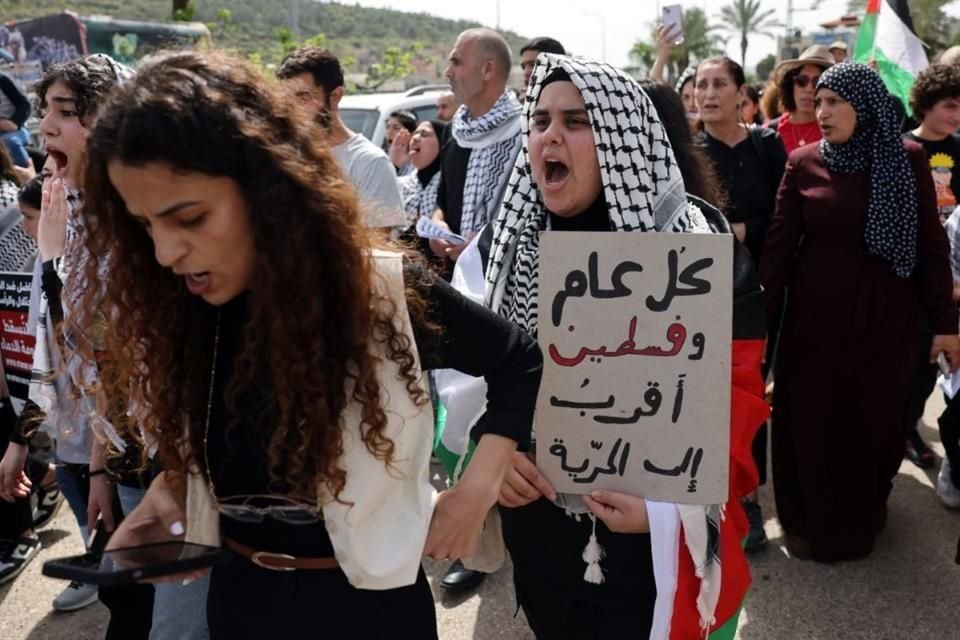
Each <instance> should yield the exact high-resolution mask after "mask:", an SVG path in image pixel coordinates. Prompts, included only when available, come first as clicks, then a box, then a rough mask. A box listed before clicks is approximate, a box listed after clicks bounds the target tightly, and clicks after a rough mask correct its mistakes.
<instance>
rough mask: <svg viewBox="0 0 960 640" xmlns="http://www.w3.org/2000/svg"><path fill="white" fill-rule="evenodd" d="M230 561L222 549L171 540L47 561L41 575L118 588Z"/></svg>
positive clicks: (227, 550) (229, 553) (229, 552)
mask: <svg viewBox="0 0 960 640" xmlns="http://www.w3.org/2000/svg"><path fill="white" fill-rule="evenodd" d="M231 558H232V552H231V551H230V550H229V549H225V548H223V547H208V546H204V545H199V544H191V543H189V542H182V541H180V540H172V541H169V542H156V543H153V544H145V545H141V546H139V547H128V548H126V549H113V550H111V551H104V552H103V555H102V556H100V557H99V558H97V557H96V556H93V554H92V553H90V552H87V553H85V554H83V555H82V556H70V557H67V558H57V559H55V560H48V561H46V562H44V563H43V570H42V573H43V575H45V576H48V577H50V578H61V579H63V580H76V581H78V582H84V583H86V584H95V585H98V586H118V585H125V584H134V583H136V582H141V581H143V580H148V579H150V578H160V577H163V576H173V575H177V574H180V573H188V572H190V571H196V570H198V569H208V568H210V567H214V566H217V565H221V564H224V563H225V562H229V561H230V559H231Z"/></svg>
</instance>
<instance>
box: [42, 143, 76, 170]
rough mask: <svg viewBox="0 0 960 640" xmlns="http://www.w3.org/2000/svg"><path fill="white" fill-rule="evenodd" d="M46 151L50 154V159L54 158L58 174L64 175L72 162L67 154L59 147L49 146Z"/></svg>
mask: <svg viewBox="0 0 960 640" xmlns="http://www.w3.org/2000/svg"><path fill="white" fill-rule="evenodd" d="M46 151H47V155H48V156H50V159H52V160H53V164H54V165H56V174H57V175H64V173H66V170H67V164H68V163H69V162H70V159H69V158H68V157H67V154H65V153H64V152H63V151H60V150H59V149H51V148H50V147H47V150H46Z"/></svg>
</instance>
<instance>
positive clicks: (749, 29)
mask: <svg viewBox="0 0 960 640" xmlns="http://www.w3.org/2000/svg"><path fill="white" fill-rule="evenodd" d="M775 13H776V9H767V10H766V11H760V0H733V2H732V4H729V5H727V6H725V7H723V8H722V9H720V22H722V23H723V27H722V28H723V30H724V31H729V32H730V33H734V34H736V33H739V34H740V65H741V66H743V67H746V66H747V46H748V45H749V41H748V40H747V38H748V37H750V36H752V35H758V36H765V37H767V38H776V34H774V33H772V30H773V29H777V28H779V27H782V26H783V25H782V24H780V23H779V22H777V21H776V19H775V18H774V17H773V14H775Z"/></svg>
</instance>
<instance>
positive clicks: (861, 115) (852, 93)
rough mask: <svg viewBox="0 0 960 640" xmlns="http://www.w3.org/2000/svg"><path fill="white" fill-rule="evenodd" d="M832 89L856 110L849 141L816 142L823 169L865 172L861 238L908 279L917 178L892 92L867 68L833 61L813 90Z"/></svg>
mask: <svg viewBox="0 0 960 640" xmlns="http://www.w3.org/2000/svg"><path fill="white" fill-rule="evenodd" d="M824 88H825V89H830V90H831V91H835V92H836V93H837V94H839V95H840V96H841V97H842V98H843V99H844V100H846V101H847V102H849V103H850V105H851V106H852V107H853V108H854V110H855V111H856V112H857V125H856V128H855V129H854V131H853V135H852V136H851V137H850V139H849V140H848V141H847V142H844V143H842V144H831V143H829V142H827V141H826V140H821V141H820V153H821V154H822V155H823V160H824V162H825V163H826V165H827V168H828V169H830V170H831V171H835V172H837V173H857V172H860V171H868V172H869V175H870V195H869V199H868V201H867V225H866V231H865V233H864V240H865V241H866V244H867V249H868V251H869V252H870V253H871V254H872V255H875V256H879V257H881V258H883V259H884V260H886V261H887V262H888V263H889V264H890V268H891V270H892V271H893V272H894V273H895V274H896V275H898V276H900V277H901V278H909V277H910V275H911V274H912V273H913V268H914V266H915V265H916V263H917V208H918V200H917V178H916V176H915V175H914V173H913V168H912V167H911V165H910V159H909V158H908V157H907V152H906V150H905V149H904V148H903V142H902V140H901V138H900V118H899V116H898V115H897V112H896V110H895V108H894V106H893V100H895V99H896V98H894V97H893V96H891V95H890V93H889V92H888V91H887V88H886V86H885V85H884V84H883V80H881V79H880V76H879V75H877V72H876V71H874V70H873V69H871V68H870V67H868V66H866V65H863V64H858V63H856V62H843V63H840V64H835V65H833V66H832V67H830V68H829V69H827V70H826V71H824V72H823V75H821V76H820V82H818V83H817V90H818V91H819V90H820V89H824Z"/></svg>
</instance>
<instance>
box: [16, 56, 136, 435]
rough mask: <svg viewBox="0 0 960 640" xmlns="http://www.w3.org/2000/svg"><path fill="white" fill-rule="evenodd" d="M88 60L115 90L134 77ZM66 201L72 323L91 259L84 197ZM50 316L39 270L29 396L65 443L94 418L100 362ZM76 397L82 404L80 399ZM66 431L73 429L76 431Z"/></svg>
mask: <svg viewBox="0 0 960 640" xmlns="http://www.w3.org/2000/svg"><path fill="white" fill-rule="evenodd" d="M85 62H94V63H100V64H106V65H108V66H109V67H110V69H111V71H112V72H113V76H114V78H115V80H116V86H119V85H121V84H123V83H124V82H126V81H127V80H128V79H130V78H131V77H132V76H133V74H134V71H133V69H131V68H130V67H127V66H125V65H122V64H120V63H119V62H117V61H116V60H114V59H113V58H111V57H110V56H107V55H104V54H94V55H92V56H88V57H87V58H86V59H85ZM66 197H67V206H68V208H69V211H68V214H67V228H66V241H65V246H64V252H63V257H62V258H58V259H56V260H54V266H55V268H56V271H57V274H58V275H59V277H60V280H61V281H62V282H63V289H62V293H61V302H62V305H63V314H64V319H69V318H70V317H71V315H73V314H74V310H75V309H76V306H77V304H79V301H80V300H81V299H82V298H83V293H84V289H85V286H86V284H85V283H84V281H83V271H84V266H85V265H86V262H87V259H88V256H87V249H86V246H85V235H86V233H85V229H84V225H83V216H82V215H81V214H80V207H81V206H82V200H83V197H82V194H81V193H80V191H79V190H77V189H67V194H66ZM104 264H106V262H104ZM106 275H107V274H106V270H105V269H104V271H103V272H102V273H101V274H100V282H106ZM49 314H50V311H49V303H48V301H47V298H46V296H45V295H43V294H42V293H41V291H40V286H39V269H38V270H37V272H35V274H34V290H33V292H32V295H31V302H30V323H31V325H33V323H34V322H35V323H36V332H37V333H36V336H37V338H36V343H35V346H34V350H33V371H32V374H31V376H30V392H29V397H30V400H32V401H33V402H35V403H36V404H37V405H38V406H39V407H40V409H42V410H43V412H44V413H45V414H47V423H48V424H53V425H56V427H57V429H58V430H59V434H60V436H62V439H68V438H67V436H70V435H71V434H73V433H76V434H78V435H79V434H80V432H81V431H83V430H85V424H86V421H87V420H88V419H90V417H91V416H92V415H93V409H94V402H93V398H92V396H89V395H87V390H88V389H90V388H91V387H94V386H95V385H96V382H97V378H98V375H99V374H98V371H97V367H96V364H95V363H93V362H92V361H91V360H90V359H89V358H87V357H84V356H82V355H81V354H80V352H79V349H78V343H77V340H76V336H73V335H71V332H69V331H67V330H66V327H64V328H63V329H62V330H61V329H60V328H59V327H57V326H55V324H56V322H55V319H54V318H50V317H49ZM58 331H62V334H63V335H62V336H61V335H58ZM60 338H62V340H61V339H60ZM94 339H95V338H94ZM61 345H62V346H63V352H62V353H61V350H60V346H61ZM62 367H63V368H65V369H66V372H65V373H66V375H61V368H62ZM77 395H79V400H76V399H75V397H76V396H77ZM68 408H69V410H71V411H72V412H73V415H69V416H67V415H63V411H65V410H67V409H68ZM97 422H98V425H99V428H100V430H102V431H103V432H104V435H106V436H107V437H109V438H110V440H111V441H113V442H114V444H116V445H117V446H118V447H119V448H120V449H121V450H122V449H123V441H122V439H120V437H119V436H118V435H117V433H116V431H115V430H114V429H113V427H112V426H111V425H110V424H109V423H108V422H106V421H105V420H98V421H97ZM64 429H70V430H71V433H67V432H65V431H64Z"/></svg>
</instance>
